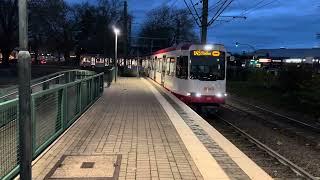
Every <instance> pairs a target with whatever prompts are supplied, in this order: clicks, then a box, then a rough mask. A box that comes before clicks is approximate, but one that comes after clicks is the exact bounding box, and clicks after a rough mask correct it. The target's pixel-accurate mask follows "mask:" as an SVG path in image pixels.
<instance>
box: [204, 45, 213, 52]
mask: <svg viewBox="0 0 320 180" xmlns="http://www.w3.org/2000/svg"><path fill="white" fill-rule="evenodd" d="M212 49H213V45H211V44H206V45H205V46H204V50H206V51H210V50H212Z"/></svg>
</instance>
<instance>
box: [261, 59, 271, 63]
mask: <svg viewBox="0 0 320 180" xmlns="http://www.w3.org/2000/svg"><path fill="white" fill-rule="evenodd" d="M259 62H262V63H268V62H271V59H264V58H261V59H259Z"/></svg>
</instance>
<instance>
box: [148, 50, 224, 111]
mask: <svg viewBox="0 0 320 180" xmlns="http://www.w3.org/2000/svg"><path fill="white" fill-rule="evenodd" d="M226 56H227V52H226V49H225V47H224V46H223V45H220V44H213V45H209V44H207V45H198V44H179V45H177V46H174V47H170V48H166V49H162V50H159V51H157V52H155V53H154V54H153V55H152V56H150V57H148V58H147V59H145V60H143V62H142V65H143V66H144V69H146V70H147V74H148V76H149V77H150V78H151V79H153V80H154V81H156V82H158V83H159V84H161V85H163V86H164V87H165V88H166V89H168V90H169V91H171V92H172V93H173V94H174V95H176V96H177V97H178V98H179V99H181V100H182V101H183V102H185V103H186V104H190V105H219V104H223V103H225V98H226V96H227V94H226V65H227V63H226Z"/></svg>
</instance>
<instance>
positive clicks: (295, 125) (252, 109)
mask: <svg viewBox="0 0 320 180" xmlns="http://www.w3.org/2000/svg"><path fill="white" fill-rule="evenodd" d="M223 107H224V108H227V109H229V110H231V111H233V112H237V113H240V114H241V115H242V116H252V117H255V118H256V119H258V120H260V121H261V122H262V123H264V124H265V125H268V126H270V127H272V128H278V129H281V130H282V133H285V134H287V135H288V136H297V137H299V139H300V141H303V142H305V144H306V145H308V146H309V145H311V146H314V147H316V148H320V125H319V124H318V123H317V122H312V121H310V122H306V121H300V120H297V119H294V118H291V117H288V116H285V115H281V114H279V113H276V112H273V111H270V110H268V109H265V108H262V107H259V106H256V105H252V104H249V103H244V102H241V101H238V100H235V99H232V101H231V102H228V104H226V105H224V106H223Z"/></svg>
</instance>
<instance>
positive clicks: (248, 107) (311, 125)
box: [228, 98, 320, 133]
mask: <svg viewBox="0 0 320 180" xmlns="http://www.w3.org/2000/svg"><path fill="white" fill-rule="evenodd" d="M234 102H236V103H238V106H239V105H240V106H241V105H242V107H243V106H244V107H243V108H245V111H246V112H248V113H251V114H256V113H258V114H256V115H257V116H259V117H263V118H265V115H263V114H267V115H268V116H269V117H273V118H277V119H279V120H282V121H287V122H289V123H292V124H294V125H296V126H299V127H303V128H307V129H308V130H312V131H314V132H316V133H320V122H318V121H308V122H307V121H302V120H297V119H294V118H292V117H289V116H286V115H282V114H280V113H277V112H274V111H271V110H269V109H266V108H264V107H260V106H257V105H253V104H250V103H245V102H243V101H240V100H237V99H235V98H232V99H231V103H230V101H229V102H228V105H229V106H233V107H235V106H234V105H233V104H234ZM238 109H240V108H238Z"/></svg>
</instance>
